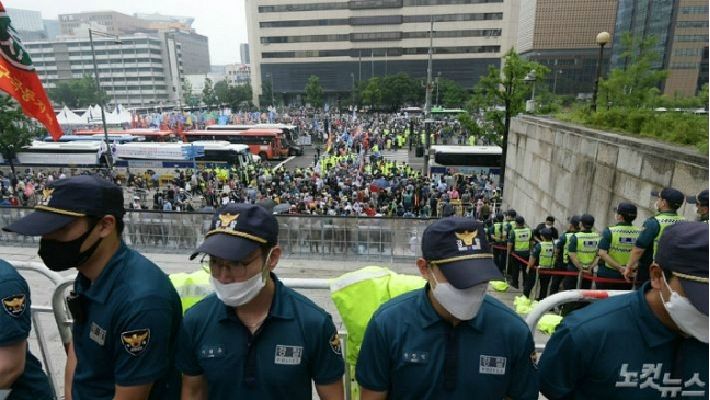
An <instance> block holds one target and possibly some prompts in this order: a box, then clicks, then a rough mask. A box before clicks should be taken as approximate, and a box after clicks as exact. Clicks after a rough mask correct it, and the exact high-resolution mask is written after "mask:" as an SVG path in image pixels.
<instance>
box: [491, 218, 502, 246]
mask: <svg viewBox="0 0 710 400" xmlns="http://www.w3.org/2000/svg"><path fill="white" fill-rule="evenodd" d="M504 234H505V232H503V223H502V222H496V223H494V224H493V235H492V236H493V240H494V241H496V242H502V241H503V240H504V239H503V235H504Z"/></svg>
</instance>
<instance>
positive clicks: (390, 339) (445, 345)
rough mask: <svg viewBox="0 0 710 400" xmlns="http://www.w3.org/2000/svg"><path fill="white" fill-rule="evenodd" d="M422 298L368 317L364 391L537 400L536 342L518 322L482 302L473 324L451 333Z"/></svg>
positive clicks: (416, 295)
mask: <svg viewBox="0 0 710 400" xmlns="http://www.w3.org/2000/svg"><path fill="white" fill-rule="evenodd" d="M427 292H428V285H427V286H426V287H425V288H422V289H418V290H414V291H412V292H409V293H406V294H403V295H401V296H398V297H396V298H394V299H392V300H390V301H389V302H387V303H385V304H384V305H383V306H382V307H380V309H379V310H378V311H377V312H376V313H375V314H374V315H373V317H372V319H371V320H370V322H369V324H368V326H367V329H366V331H365V337H364V341H363V343H362V347H361V348H360V354H359V357H358V361H357V366H356V377H357V381H358V383H359V384H360V385H361V386H363V387H365V388H367V389H370V390H375V391H387V392H388V399H395V400H396V399H451V400H457V399H471V398H478V399H502V398H504V397H510V398H514V399H535V400H536V399H537V398H538V386H537V385H538V383H537V371H536V369H535V367H534V364H533V361H532V360H533V357H532V356H533V355H534V344H533V339H532V335H531V334H530V331H529V330H528V328H527V326H526V325H525V323H524V322H523V320H522V319H520V317H518V316H517V315H515V313H514V312H513V311H512V310H510V309H509V308H508V307H506V306H505V305H503V304H502V303H500V302H499V301H498V300H496V299H494V298H492V297H490V296H486V297H485V299H484V301H483V304H482V306H481V309H480V310H479V312H478V314H477V315H476V317H475V318H473V319H472V320H469V321H462V322H460V323H459V324H458V325H457V326H456V327H454V326H453V325H452V324H451V323H449V322H447V321H445V320H444V319H442V318H441V317H440V316H439V315H438V314H437V313H436V311H435V310H434V308H433V307H432V305H431V301H430V300H429V298H428V294H427ZM447 354H448V356H447Z"/></svg>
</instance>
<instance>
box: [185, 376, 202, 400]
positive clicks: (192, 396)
mask: <svg viewBox="0 0 710 400" xmlns="http://www.w3.org/2000/svg"><path fill="white" fill-rule="evenodd" d="M206 399H207V382H206V381H205V378H204V376H203V375H197V376H190V375H185V374H183V375H182V395H181V397H180V400H206Z"/></svg>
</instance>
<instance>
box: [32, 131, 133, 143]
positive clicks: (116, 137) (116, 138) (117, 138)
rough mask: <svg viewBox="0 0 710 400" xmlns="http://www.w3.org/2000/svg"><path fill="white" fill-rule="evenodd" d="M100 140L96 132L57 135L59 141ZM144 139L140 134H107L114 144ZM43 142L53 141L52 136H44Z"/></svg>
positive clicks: (100, 136) (103, 138)
mask: <svg viewBox="0 0 710 400" xmlns="http://www.w3.org/2000/svg"><path fill="white" fill-rule="evenodd" d="M97 140H99V141H102V140H105V137H104V134H103V133H97V134H96V135H90V136H89V135H63V136H60V137H59V140H58V141H59V142H82V141H97ZM143 140H145V139H144V138H142V137H140V136H133V135H120V134H113V133H111V134H109V135H108V141H109V142H110V143H115V144H124V143H131V142H140V141H143ZM44 141H45V142H54V141H55V140H54V138H53V137H51V136H47V137H45V138H44Z"/></svg>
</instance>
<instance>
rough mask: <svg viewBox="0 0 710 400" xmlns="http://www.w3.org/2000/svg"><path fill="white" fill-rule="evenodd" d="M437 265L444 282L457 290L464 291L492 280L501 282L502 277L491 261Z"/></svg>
mask: <svg viewBox="0 0 710 400" xmlns="http://www.w3.org/2000/svg"><path fill="white" fill-rule="evenodd" d="M438 265H439V269H440V270H441V272H442V273H443V274H444V276H445V277H446V280H447V281H449V283H450V284H451V285H452V286H453V287H455V288H457V289H466V288H470V287H471V286H474V285H478V284H479V283H483V282H488V281H493V280H503V275H502V274H501V273H500V271H499V270H498V267H496V266H495V264H494V263H493V259H488V258H482V259H481V258H479V259H469V260H461V261H454V262H450V263H446V264H438Z"/></svg>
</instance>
